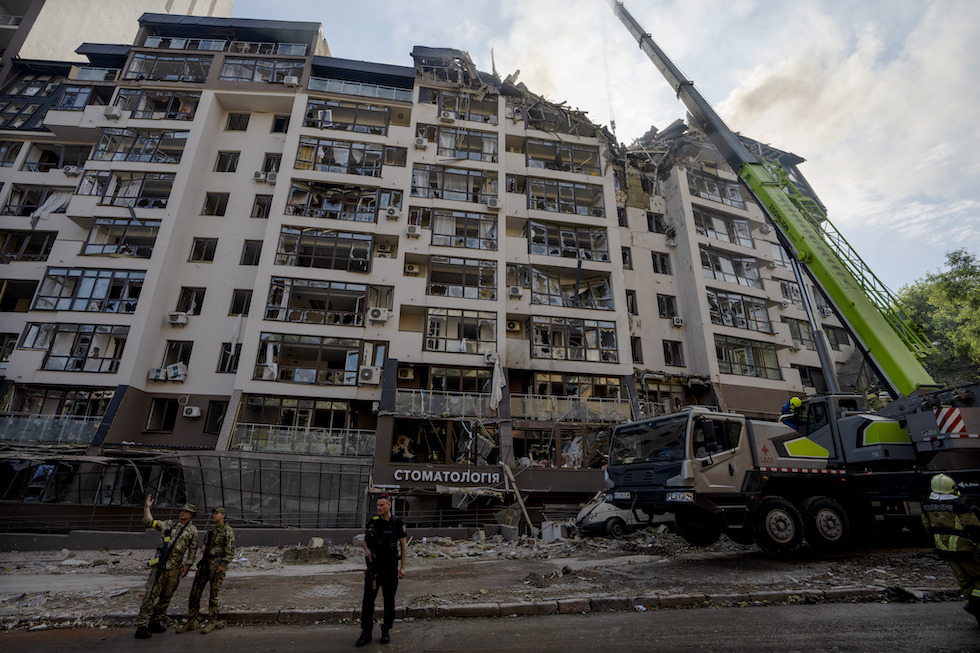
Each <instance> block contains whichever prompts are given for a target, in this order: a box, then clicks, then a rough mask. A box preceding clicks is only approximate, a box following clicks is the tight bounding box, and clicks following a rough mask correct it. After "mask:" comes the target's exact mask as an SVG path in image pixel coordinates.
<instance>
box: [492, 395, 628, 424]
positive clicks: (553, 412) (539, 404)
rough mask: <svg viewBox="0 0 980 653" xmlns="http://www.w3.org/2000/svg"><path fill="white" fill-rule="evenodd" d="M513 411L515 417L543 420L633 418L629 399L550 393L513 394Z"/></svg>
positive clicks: (616, 421)
mask: <svg viewBox="0 0 980 653" xmlns="http://www.w3.org/2000/svg"><path fill="white" fill-rule="evenodd" d="M510 412H511V417H513V418H514V419H525V420H536V421H544V422H557V421H563V422H589V423H593V422H611V423H619V422H623V421H629V420H631V419H633V411H632V409H631V408H630V403H629V401H627V400H626V399H595V398H592V399H583V398H580V397H554V396H550V395H519V394H514V395H511V396H510Z"/></svg>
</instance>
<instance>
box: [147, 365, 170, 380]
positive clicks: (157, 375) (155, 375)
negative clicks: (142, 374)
mask: <svg viewBox="0 0 980 653" xmlns="http://www.w3.org/2000/svg"><path fill="white" fill-rule="evenodd" d="M146 378H148V379H149V380H150V381H166V380H167V368H165V367H151V368H150V371H149V372H148V373H147V375H146Z"/></svg>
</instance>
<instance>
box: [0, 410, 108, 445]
mask: <svg viewBox="0 0 980 653" xmlns="http://www.w3.org/2000/svg"><path fill="white" fill-rule="evenodd" d="M101 423H102V418H101V417H79V416H75V415H29V414H27V413H3V414H0V441H2V442H43V443H49V444H88V443H90V442H92V440H93V439H94V438H95V432H96V431H97V430H98V428H99V424H101Z"/></svg>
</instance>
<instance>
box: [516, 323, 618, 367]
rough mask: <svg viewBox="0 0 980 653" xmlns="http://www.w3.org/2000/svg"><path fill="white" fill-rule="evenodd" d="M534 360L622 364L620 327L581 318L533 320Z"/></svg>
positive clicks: (614, 324) (532, 355)
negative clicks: (619, 338)
mask: <svg viewBox="0 0 980 653" xmlns="http://www.w3.org/2000/svg"><path fill="white" fill-rule="evenodd" d="M531 321H532V330H533V347H532V348H531V357H532V358H548V359H552V360H574V361H593V362H602V363H618V362H619V351H618V348H617V345H616V323H615V322H607V321H604V320H580V319H577V318H562V317H541V316H534V317H533V318H532V320H531Z"/></svg>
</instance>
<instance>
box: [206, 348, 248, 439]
mask: <svg viewBox="0 0 980 653" xmlns="http://www.w3.org/2000/svg"><path fill="white" fill-rule="evenodd" d="M237 348H238V353H237V354H236V361H235V370H236V371H237V370H238V361H237V356H239V355H241V348H242V346H241V345H240V344H239V345H237ZM228 403H229V402H227V401H215V400H213V399H212V400H211V401H209V402H208V412H207V415H205V417H204V428H203V429H202V431H203V432H204V433H207V434H208V435H219V434H220V433H221V425H222V424H223V423H224V421H225V413H227V412H228Z"/></svg>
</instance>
